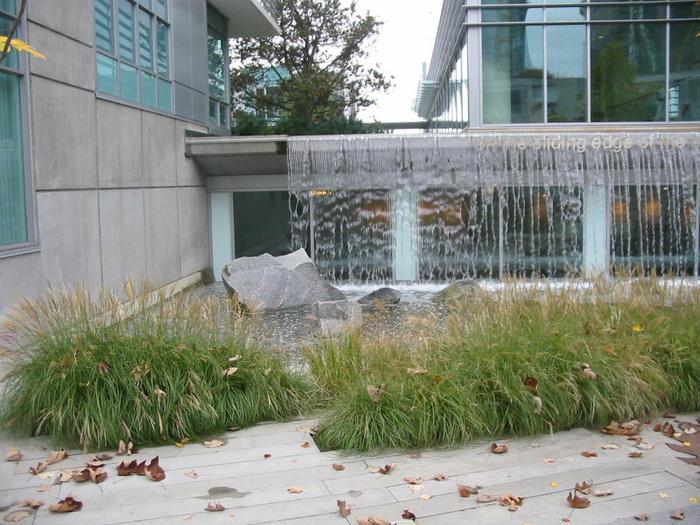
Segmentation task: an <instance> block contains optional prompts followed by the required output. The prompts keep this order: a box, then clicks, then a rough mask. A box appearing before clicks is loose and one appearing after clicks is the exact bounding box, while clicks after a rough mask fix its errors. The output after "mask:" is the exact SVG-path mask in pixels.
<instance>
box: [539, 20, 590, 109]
mask: <svg viewBox="0 0 700 525" xmlns="http://www.w3.org/2000/svg"><path fill="white" fill-rule="evenodd" d="M586 70H587V59H586V26H584V25H571V26H569V25H566V26H548V27H547V121H548V122H585V121H586V119H587V98H588V97H587V96H586V85H587V74H586Z"/></svg>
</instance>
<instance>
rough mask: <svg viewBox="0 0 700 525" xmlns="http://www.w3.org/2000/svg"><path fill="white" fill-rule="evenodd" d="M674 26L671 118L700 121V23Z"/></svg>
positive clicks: (672, 29)
mask: <svg viewBox="0 0 700 525" xmlns="http://www.w3.org/2000/svg"><path fill="white" fill-rule="evenodd" d="M670 27H671V50H670V58H671V64H670V75H671V77H670V79H669V91H668V118H669V119H670V120H685V121H688V120H700V21H697V22H674V23H672V24H670Z"/></svg>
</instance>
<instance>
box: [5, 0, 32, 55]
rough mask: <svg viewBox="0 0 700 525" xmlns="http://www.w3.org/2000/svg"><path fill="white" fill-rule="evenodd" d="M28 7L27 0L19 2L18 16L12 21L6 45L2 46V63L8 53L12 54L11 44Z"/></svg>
mask: <svg viewBox="0 0 700 525" xmlns="http://www.w3.org/2000/svg"><path fill="white" fill-rule="evenodd" d="M26 7H27V0H21V1H20V4H19V9H18V10H17V16H16V17H15V19H14V21H13V22H12V27H11V28H10V34H9V35H7V40H5V46H4V47H3V48H2V51H0V64H2V62H3V60H5V58H6V57H7V55H9V54H10V44H11V43H12V39H13V38H14V36H15V33H16V32H17V28H18V27H19V23H20V22H21V20H22V16H23V15H24V10H25V9H26Z"/></svg>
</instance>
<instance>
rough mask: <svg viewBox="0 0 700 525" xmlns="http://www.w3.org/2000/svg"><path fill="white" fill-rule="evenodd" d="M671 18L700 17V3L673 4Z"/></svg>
mask: <svg viewBox="0 0 700 525" xmlns="http://www.w3.org/2000/svg"><path fill="white" fill-rule="evenodd" d="M671 18H700V4H697V3H695V4H692V5H691V4H690V2H689V3H687V4H684V5H673V4H672V5H671Z"/></svg>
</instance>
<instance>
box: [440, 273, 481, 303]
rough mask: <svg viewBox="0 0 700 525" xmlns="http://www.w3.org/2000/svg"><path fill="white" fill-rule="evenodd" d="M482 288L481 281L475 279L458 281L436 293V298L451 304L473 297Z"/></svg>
mask: <svg viewBox="0 0 700 525" xmlns="http://www.w3.org/2000/svg"><path fill="white" fill-rule="evenodd" d="M480 289H481V287H480V286H479V283H478V282H476V281H474V280H473V279H465V280H463V281H456V282H454V283H452V284H450V285H449V286H447V287H446V288H443V289H442V290H440V291H439V292H438V293H436V294H435V300H436V301H443V302H446V303H451V304H456V303H464V302H466V301H469V300H471V299H473V298H474V296H475V295H476V294H477V292H478V291H479V290H480Z"/></svg>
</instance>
